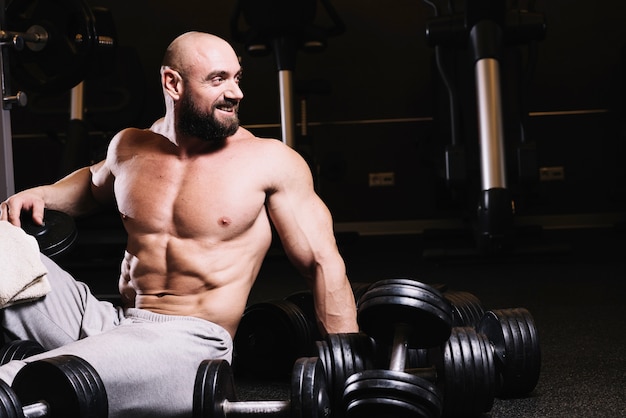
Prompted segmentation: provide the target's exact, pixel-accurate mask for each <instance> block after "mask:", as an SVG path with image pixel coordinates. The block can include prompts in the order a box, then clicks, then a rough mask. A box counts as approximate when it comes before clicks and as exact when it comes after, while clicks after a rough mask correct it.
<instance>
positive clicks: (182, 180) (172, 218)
mask: <svg viewBox="0 0 626 418" xmlns="http://www.w3.org/2000/svg"><path fill="white" fill-rule="evenodd" d="M132 135H133V136H134V137H136V138H133V139H132V140H131V141H121V142H120V145H118V146H117V148H116V155H117V158H116V162H115V164H114V165H113V167H114V168H113V169H112V172H113V174H114V175H115V186H114V187H115V196H116V199H117V204H118V208H119V211H120V213H121V216H122V220H123V223H124V225H125V228H126V230H127V232H128V245H127V250H126V254H125V257H124V260H123V263H122V274H121V277H120V283H119V287H120V292H121V294H122V298H123V300H124V303H125V304H126V305H127V306H135V307H137V308H143V309H148V310H151V311H154V312H157V313H163V314H170V315H190V316H196V317H200V318H204V319H207V320H209V321H212V322H215V323H217V324H219V325H221V326H223V327H224V328H226V330H228V331H229V332H230V333H231V335H234V333H235V330H236V327H237V325H238V323H239V320H240V318H241V314H242V313H243V310H244V308H245V305H246V302H247V297H248V294H249V291H250V289H251V287H252V285H253V283H254V280H255V278H256V276H257V273H258V272H259V269H260V267H261V264H262V262H263V258H264V256H265V253H266V251H267V249H268V248H269V245H270V243H271V229H270V224H269V219H268V215H267V213H266V209H265V200H266V197H267V187H268V185H267V184H266V183H264V181H266V180H265V179H267V176H266V175H265V174H268V173H269V172H267V173H266V172H265V170H268V169H271V164H268V163H267V162H266V161H267V160H266V159H265V158H263V157H262V156H261V155H260V154H259V153H260V152H261V150H265V149H266V148H265V145H264V142H267V141H271V140H261V139H258V138H254V137H252V135H251V134H249V133H247V131H245V130H244V131H243V134H242V135H236V137H235V140H233V142H232V143H229V144H228V146H226V147H225V148H223V149H221V150H218V151H213V152H201V153H198V154H196V155H180V154H179V153H178V150H177V147H175V146H174V145H173V144H171V143H169V142H168V141H167V140H166V139H165V138H163V137H161V136H160V135H156V134H154V133H150V132H148V131H134V132H133V133H132Z"/></svg>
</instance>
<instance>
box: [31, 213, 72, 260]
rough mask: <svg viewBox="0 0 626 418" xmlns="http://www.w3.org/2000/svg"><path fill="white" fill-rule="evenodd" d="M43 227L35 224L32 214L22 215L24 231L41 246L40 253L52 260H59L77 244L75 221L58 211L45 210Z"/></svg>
mask: <svg viewBox="0 0 626 418" xmlns="http://www.w3.org/2000/svg"><path fill="white" fill-rule="evenodd" d="M43 221H44V223H43V225H37V224H36V223H35V222H33V219H32V213H31V212H30V211H23V212H22V213H21V214H20V222H21V224H22V229H23V230H24V231H25V232H26V233H27V234H29V235H32V236H33V237H35V239H36V240H37V243H38V244H39V251H41V252H42V253H43V254H45V255H46V256H48V257H50V258H57V257H59V256H60V255H62V254H63V253H65V252H66V251H68V250H69V249H70V248H71V247H72V246H73V245H74V243H75V242H76V238H77V237H78V231H77V229H76V224H75V222H74V219H73V218H72V217H71V216H69V215H68V214H66V213H63V212H59V211H57V210H51V209H44V217H43Z"/></svg>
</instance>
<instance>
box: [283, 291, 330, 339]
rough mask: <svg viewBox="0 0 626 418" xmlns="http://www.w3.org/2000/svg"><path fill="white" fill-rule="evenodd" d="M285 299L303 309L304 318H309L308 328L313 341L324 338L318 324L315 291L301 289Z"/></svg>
mask: <svg viewBox="0 0 626 418" xmlns="http://www.w3.org/2000/svg"><path fill="white" fill-rule="evenodd" d="M284 300H287V301H289V302H291V303H293V304H294V305H295V306H297V307H298V309H300V311H302V313H303V315H304V318H306V320H307V324H308V329H309V330H310V334H311V338H312V339H313V341H317V340H320V339H322V336H321V334H320V331H319V327H318V326H317V319H316V318H317V316H316V314H315V304H314V301H313V293H311V292H310V291H308V290H301V291H298V292H294V293H292V294H290V295H288V296H287V297H285V299H284Z"/></svg>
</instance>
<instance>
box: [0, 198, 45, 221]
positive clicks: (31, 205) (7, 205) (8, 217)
mask: <svg viewBox="0 0 626 418" xmlns="http://www.w3.org/2000/svg"><path fill="white" fill-rule="evenodd" d="M44 207H45V202H44V201H43V199H42V198H41V196H39V195H37V194H36V193H33V192H31V191H28V190H26V191H24V192H20V193H17V194H15V195H13V196H11V197H9V198H8V199H7V200H5V201H4V202H2V203H0V220H2V221H9V222H10V223H12V224H13V225H15V226H17V227H20V226H21V222H20V214H21V213H22V211H32V216H33V222H35V224H37V225H42V224H43V212H44Z"/></svg>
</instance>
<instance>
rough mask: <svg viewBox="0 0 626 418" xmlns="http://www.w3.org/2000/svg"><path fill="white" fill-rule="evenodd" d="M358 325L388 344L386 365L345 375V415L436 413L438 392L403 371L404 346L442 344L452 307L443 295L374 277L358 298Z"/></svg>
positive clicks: (412, 282)
mask: <svg viewBox="0 0 626 418" xmlns="http://www.w3.org/2000/svg"><path fill="white" fill-rule="evenodd" d="M357 320H358V322H359V326H360V328H361V330H362V331H363V332H364V333H365V334H366V335H368V336H370V337H372V338H373V339H374V340H375V341H376V344H377V345H380V346H390V347H391V353H390V360H389V363H388V369H372V370H363V371H360V372H357V373H354V374H352V375H351V376H349V377H347V379H346V382H345V387H344V394H343V399H344V406H345V413H346V416H348V417H366V416H386V415H390V414H392V415H393V416H398V417H414V416H428V417H430V416H432V417H438V416H440V415H441V412H442V409H443V404H442V399H441V392H440V390H439V388H437V386H435V385H434V384H433V383H432V382H431V381H430V380H429V379H425V378H423V377H421V376H419V375H418V374H417V373H408V372H407V371H406V358H407V349H408V348H409V347H412V348H431V347H435V346H439V345H442V344H443V343H444V342H445V341H446V340H447V339H448V338H449V337H450V333H451V329H452V325H451V324H452V310H451V306H450V304H449V303H448V302H447V301H446V300H445V299H444V298H443V296H442V294H441V293H440V292H439V291H438V290H436V289H434V288H433V287H431V286H428V285H426V284H423V283H420V282H418V281H416V280H413V279H408V278H398V279H387V280H381V281H378V282H376V283H374V284H372V285H371V286H370V288H369V289H368V291H367V292H365V293H364V294H363V296H362V297H361V299H360V300H359V308H358V315H357Z"/></svg>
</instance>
